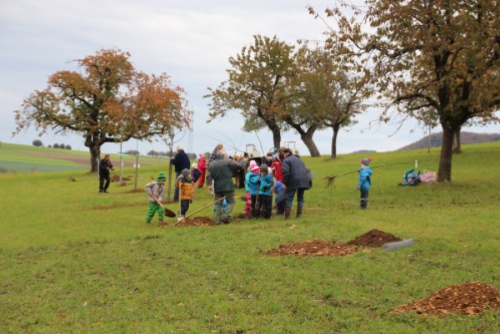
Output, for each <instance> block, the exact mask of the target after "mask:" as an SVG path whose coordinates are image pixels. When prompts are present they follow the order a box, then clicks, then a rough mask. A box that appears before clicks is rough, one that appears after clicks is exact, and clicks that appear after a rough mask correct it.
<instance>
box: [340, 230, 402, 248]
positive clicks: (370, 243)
mask: <svg viewBox="0 0 500 334" xmlns="http://www.w3.org/2000/svg"><path fill="white" fill-rule="evenodd" d="M402 240H403V239H400V238H398V237H396V236H394V235H392V234H390V233H385V232H382V231H379V230H377V229H374V230H371V231H369V232H367V233H365V234H363V235H360V236H359V237H357V238H356V239H353V240H351V241H349V242H348V243H347V244H346V245H356V246H364V247H382V245H383V244H385V243H388V242H396V241H402Z"/></svg>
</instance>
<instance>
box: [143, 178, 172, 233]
mask: <svg viewBox="0 0 500 334" xmlns="http://www.w3.org/2000/svg"><path fill="white" fill-rule="evenodd" d="M166 180H167V178H166V177H165V174H163V173H160V174H158V177H157V178H156V181H153V182H149V183H148V184H146V192H147V193H148V194H149V211H148V216H147V217H146V223H148V224H149V223H151V220H152V219H153V217H154V215H155V213H156V212H158V219H159V226H163V225H165V223H164V222H163V208H162V207H161V205H160V204H159V203H158V202H160V203H161V201H162V200H163V196H164V195H165V181H166Z"/></svg>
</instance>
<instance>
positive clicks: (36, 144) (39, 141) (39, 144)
mask: <svg viewBox="0 0 500 334" xmlns="http://www.w3.org/2000/svg"><path fill="white" fill-rule="evenodd" d="M33 146H36V147H39V146H43V143H42V141H41V140H40V139H35V140H33Z"/></svg>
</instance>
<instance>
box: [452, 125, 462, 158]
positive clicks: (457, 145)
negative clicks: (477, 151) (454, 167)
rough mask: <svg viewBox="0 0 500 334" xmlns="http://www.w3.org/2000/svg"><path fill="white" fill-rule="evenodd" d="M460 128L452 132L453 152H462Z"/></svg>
mask: <svg viewBox="0 0 500 334" xmlns="http://www.w3.org/2000/svg"><path fill="white" fill-rule="evenodd" d="M461 130H462V129H461V128H459V129H458V130H456V131H455V133H454V134H453V153H457V154H458V153H462V147H461V145H460V144H461V143H460V131H461Z"/></svg>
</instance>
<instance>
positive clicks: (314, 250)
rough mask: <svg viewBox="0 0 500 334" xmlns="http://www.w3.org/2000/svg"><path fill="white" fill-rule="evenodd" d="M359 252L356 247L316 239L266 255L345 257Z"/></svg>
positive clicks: (284, 245)
mask: <svg viewBox="0 0 500 334" xmlns="http://www.w3.org/2000/svg"><path fill="white" fill-rule="evenodd" d="M358 251H359V248H358V247H356V246H346V245H343V244H338V243H335V242H331V241H323V240H320V239H314V240H312V241H304V242H297V243H288V244H282V245H280V246H279V248H275V249H271V250H268V251H267V252H266V254H267V255H270V256H277V255H295V256H344V255H348V254H351V253H356V252H358Z"/></svg>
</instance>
